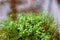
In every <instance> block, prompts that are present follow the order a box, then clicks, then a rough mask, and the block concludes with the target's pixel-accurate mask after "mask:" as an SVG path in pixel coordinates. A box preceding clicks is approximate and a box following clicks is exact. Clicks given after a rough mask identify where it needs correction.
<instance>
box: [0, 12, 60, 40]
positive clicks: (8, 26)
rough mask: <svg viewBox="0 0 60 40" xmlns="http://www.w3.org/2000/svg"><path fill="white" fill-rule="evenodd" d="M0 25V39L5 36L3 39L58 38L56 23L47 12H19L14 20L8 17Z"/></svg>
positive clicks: (35, 39)
mask: <svg viewBox="0 0 60 40" xmlns="http://www.w3.org/2000/svg"><path fill="white" fill-rule="evenodd" d="M0 25H1V26H3V29H2V30H1V31H0V32H1V34H0V39H1V38H4V37H5V38H4V40H60V39H59V32H58V31H57V30H56V28H57V24H56V23H55V22H54V18H53V17H52V16H51V17H48V16H47V13H45V14H42V13H39V14H36V15H33V14H29V15H28V14H19V15H17V19H16V20H15V21H12V19H11V18H8V19H7V20H5V21H4V22H3V23H1V24H0ZM2 35H3V36H2Z"/></svg>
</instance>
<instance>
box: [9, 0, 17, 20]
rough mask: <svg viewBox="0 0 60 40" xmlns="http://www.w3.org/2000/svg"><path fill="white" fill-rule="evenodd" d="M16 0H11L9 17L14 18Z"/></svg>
mask: <svg viewBox="0 0 60 40" xmlns="http://www.w3.org/2000/svg"><path fill="white" fill-rule="evenodd" d="M15 7H16V0H11V8H12V12H11V13H10V15H11V18H12V19H13V20H16V8H15Z"/></svg>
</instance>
